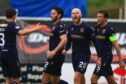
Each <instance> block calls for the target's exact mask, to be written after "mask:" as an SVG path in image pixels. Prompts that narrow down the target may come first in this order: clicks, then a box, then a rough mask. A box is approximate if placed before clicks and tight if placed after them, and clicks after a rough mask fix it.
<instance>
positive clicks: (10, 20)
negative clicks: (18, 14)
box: [6, 19, 15, 22]
mask: <svg viewBox="0 0 126 84" xmlns="http://www.w3.org/2000/svg"><path fill="white" fill-rule="evenodd" d="M6 21H8V22H15V20H14V19H6Z"/></svg>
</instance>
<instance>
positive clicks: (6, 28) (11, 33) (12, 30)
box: [0, 21, 19, 49]
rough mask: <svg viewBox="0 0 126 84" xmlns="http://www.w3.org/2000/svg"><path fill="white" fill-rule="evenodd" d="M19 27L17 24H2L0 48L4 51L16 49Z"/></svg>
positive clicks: (0, 26)
mask: <svg viewBox="0 0 126 84" xmlns="http://www.w3.org/2000/svg"><path fill="white" fill-rule="evenodd" d="M17 30H19V26H17V25H16V23H15V22H7V21H2V22H0V46H1V48H3V49H14V48H16V34H17Z"/></svg>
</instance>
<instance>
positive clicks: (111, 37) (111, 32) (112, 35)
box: [108, 27, 117, 42]
mask: <svg viewBox="0 0 126 84" xmlns="http://www.w3.org/2000/svg"><path fill="white" fill-rule="evenodd" d="M108 37H109V40H110V41H111V42H113V41H115V40H117V38H116V32H115V30H114V28H113V27H111V28H110V29H109V31H108Z"/></svg>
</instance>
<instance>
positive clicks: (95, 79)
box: [91, 76, 98, 84]
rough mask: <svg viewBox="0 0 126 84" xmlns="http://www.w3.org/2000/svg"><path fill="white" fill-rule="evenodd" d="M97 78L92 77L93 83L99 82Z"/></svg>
mask: <svg viewBox="0 0 126 84" xmlns="http://www.w3.org/2000/svg"><path fill="white" fill-rule="evenodd" d="M97 81H98V80H97V78H95V77H93V76H92V77H91V84H97Z"/></svg>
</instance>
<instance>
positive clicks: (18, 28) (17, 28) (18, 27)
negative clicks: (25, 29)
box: [13, 24, 22, 34]
mask: <svg viewBox="0 0 126 84" xmlns="http://www.w3.org/2000/svg"><path fill="white" fill-rule="evenodd" d="M21 29H22V28H21V27H20V26H18V25H17V24H14V28H13V32H15V33H16V34H18V31H19V30H21Z"/></svg>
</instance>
